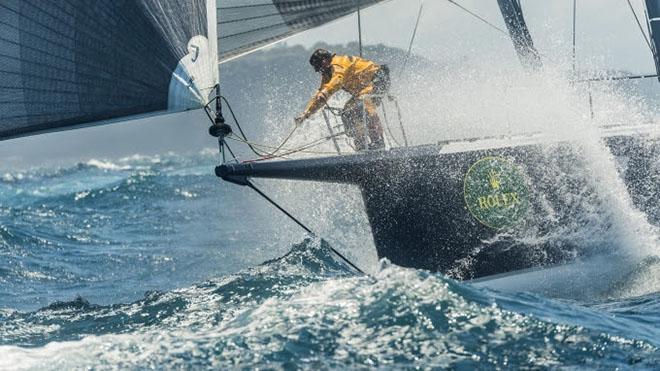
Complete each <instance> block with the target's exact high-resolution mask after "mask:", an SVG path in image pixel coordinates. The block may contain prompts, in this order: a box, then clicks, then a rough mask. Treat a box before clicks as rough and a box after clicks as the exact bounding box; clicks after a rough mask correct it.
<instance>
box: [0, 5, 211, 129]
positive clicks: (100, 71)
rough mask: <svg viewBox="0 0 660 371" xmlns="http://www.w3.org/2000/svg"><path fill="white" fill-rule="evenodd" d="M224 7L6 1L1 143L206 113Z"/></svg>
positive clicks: (1, 8) (1, 37)
mask: <svg viewBox="0 0 660 371" xmlns="http://www.w3.org/2000/svg"><path fill="white" fill-rule="evenodd" d="M215 9H216V3H215V0H112V1H90V0H69V1H36V0H3V1H2V2H0V85H1V86H2V90H1V92H0V139H7V138H12V137H17V136H23V135H28V134H33V133H37V132H45V131H55V130H63V129H67V128H71V127H76V126H79V125H85V124H89V123H97V122H103V121H106V120H118V119H121V118H124V117H127V116H133V115H151V114H155V113H157V112H173V111H180V110H185V109H190V108H198V107H201V106H202V105H203V104H204V103H205V102H206V101H207V99H208V95H209V93H210V91H211V90H212V88H213V86H214V85H215V84H216V83H217V79H218V77H217V67H216V64H217V60H216V55H217V44H216V42H217V35H216V33H215V27H216V13H215ZM207 10H210V11H207Z"/></svg>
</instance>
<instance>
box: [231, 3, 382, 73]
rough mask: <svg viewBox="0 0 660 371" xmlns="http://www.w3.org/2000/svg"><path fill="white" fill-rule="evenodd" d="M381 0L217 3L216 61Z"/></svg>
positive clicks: (275, 40)
mask: <svg viewBox="0 0 660 371" xmlns="http://www.w3.org/2000/svg"><path fill="white" fill-rule="evenodd" d="M381 1H383V0H218V34H219V36H218V44H219V47H220V51H219V60H220V61H221V62H222V61H226V60H229V59H232V58H235V57H237V56H240V55H242V54H245V53H249V52H251V51H253V50H256V49H259V48H261V47H264V46H267V45H269V44H272V43H274V42H277V41H279V40H282V39H285V38H287V37H289V36H292V35H295V34H296V33H299V32H301V31H305V30H308V29H311V28H314V27H318V26H321V25H323V24H325V23H328V22H331V21H333V20H335V19H337V18H340V17H343V16H345V15H348V14H351V13H353V12H355V11H356V10H357V9H358V7H361V8H365V7H368V6H371V5H374V4H376V3H379V2H381Z"/></svg>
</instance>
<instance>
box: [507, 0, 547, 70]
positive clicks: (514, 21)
mask: <svg viewBox="0 0 660 371" xmlns="http://www.w3.org/2000/svg"><path fill="white" fill-rule="evenodd" d="M497 4H498V5H499V6H500V11H501V12H502V17H504V23H506V27H507V28H508V29H509V34H510V35H511V39H512V40H513V46H514V48H515V49H516V53H518V57H519V58H520V62H521V63H522V64H523V65H524V66H527V67H531V68H539V67H541V64H542V63H541V57H540V56H539V53H538V51H537V50H536V48H535V47H534V42H533V41H532V36H531V35H530V33H529V29H528V28H527V23H525V18H524V17H523V13H522V8H521V7H520V1H519V0H497Z"/></svg>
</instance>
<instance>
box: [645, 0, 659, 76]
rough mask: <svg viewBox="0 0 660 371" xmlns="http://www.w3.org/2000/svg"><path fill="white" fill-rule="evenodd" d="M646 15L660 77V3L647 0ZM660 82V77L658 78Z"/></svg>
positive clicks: (654, 59)
mask: <svg viewBox="0 0 660 371" xmlns="http://www.w3.org/2000/svg"><path fill="white" fill-rule="evenodd" d="M646 14H647V16H648V22H649V34H650V36H651V51H652V52H653V61H654V62H655V69H656V72H657V73H658V74H659V75H660V57H659V56H658V51H659V50H660V1H659V0H646ZM658 80H660V77H658Z"/></svg>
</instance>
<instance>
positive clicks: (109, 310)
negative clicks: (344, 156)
mask: <svg viewBox="0 0 660 371" xmlns="http://www.w3.org/2000/svg"><path fill="white" fill-rule="evenodd" d="M217 162H218V159H217V154H214V153H212V152H202V153H194V154H186V155H182V154H169V155H162V156H151V157H145V156H133V157H128V158H124V159H120V160H114V161H108V160H101V159H98V160H90V161H85V162H82V163H77V164H71V165H65V166H62V167H59V168H34V169H30V170H25V171H10V172H7V173H5V174H3V175H2V179H1V180H0V200H1V202H0V369H40V370H42V369H58V370H59V369H88V368H100V369H105V368H122V369H126V368H129V369H143V368H157V369H161V368H237V367H238V368H240V367H250V368H252V367H259V368H273V369H290V368H305V369H312V368H313V369H319V368H320V369H323V368H336V369H343V368H347V367H348V368H371V367H378V368H391V369H399V368H416V367H419V368H454V369H475V368H480V369H496V368H499V369H508V368H512V369H514V368H528V369H538V368H557V367H568V368H573V369H582V368H600V369H616V368H618V369H628V368H636V369H658V368H660V349H659V348H660V258H657V257H655V258H653V257H651V258H648V259H646V260H644V261H642V262H641V263H639V264H640V265H639V266H635V267H634V269H633V271H634V275H632V276H631V277H630V279H629V281H630V282H628V284H627V286H626V288H625V289H623V290H622V289H621V288H620V287H619V288H617V287H613V288H612V290H610V291H609V292H607V293H606V294H604V295H599V296H597V297H565V298H562V299H558V298H553V297H549V296H544V295H542V294H538V293H533V292H512V293H505V292H498V291H494V290H489V289H486V288H476V287H473V286H471V285H470V284H469V283H465V282H458V281H455V280H452V279H450V278H447V277H445V276H443V275H441V274H436V273H429V272H427V271H422V270H415V269H407V268H401V267H397V266H394V265H392V264H390V263H388V262H387V261H380V262H379V261H377V260H375V259H374V258H373V245H372V244H371V242H370V240H369V238H362V237H359V236H357V237H350V238H348V240H350V241H352V243H351V242H346V238H345V239H343V240H342V238H339V237H338V236H336V235H332V234H333V233H332V231H333V230H334V231H337V232H336V234H342V233H341V231H342V230H346V231H350V230H351V228H352V227H355V226H356V225H357V226H358V227H359V228H363V227H364V223H365V221H364V216H360V215H359V214H360V213H358V212H351V213H348V214H347V215H343V216H337V214H333V212H334V213H338V212H337V211H336V210H334V209H333V210H332V212H330V211H328V209H329V207H327V205H325V204H324V203H323V202H293V201H292V200H293V197H289V196H290V193H296V192H294V191H295V189H296V188H293V189H294V191H289V192H288V193H287V192H285V191H283V190H282V188H280V189H278V188H276V186H275V185H274V184H269V183H262V184H261V185H262V188H263V190H264V191H266V192H268V193H270V194H271V195H274V196H275V197H277V198H278V199H279V201H281V202H282V203H283V204H285V205H286V206H288V207H289V208H290V211H292V212H294V214H296V215H298V216H299V217H301V218H305V219H306V221H307V222H309V223H310V225H312V226H314V228H315V229H317V230H318V229H321V230H320V232H319V235H320V236H321V237H323V238H318V239H314V238H311V237H309V236H306V235H305V234H304V233H303V232H301V231H299V230H297V229H296V228H297V227H296V226H295V225H293V224H292V223H290V222H289V221H286V220H285V219H283V218H282V217H280V215H279V214H278V213H277V211H275V210H273V209H272V208H270V207H269V205H268V204H266V203H265V202H263V200H261V199H259V198H257V197H256V195H255V194H254V193H251V191H250V190H249V189H244V188H241V187H239V186H236V185H231V184H225V183H222V182H221V181H219V180H218V179H217V178H215V176H214V175H213V174H212V171H213V166H214V165H216V163H217ZM287 189H290V187H289V188H287ZM307 189H309V188H307ZM301 192H302V191H301ZM317 192H321V193H318V194H317V196H319V197H320V198H321V199H323V198H331V197H330V196H332V195H329V194H328V193H323V191H322V190H318V189H317ZM351 192H353V191H350V190H346V191H345V192H340V193H341V197H343V201H341V202H340V203H348V204H347V205H348V206H347V207H346V208H347V209H351V210H353V209H354V208H355V205H353V204H351V203H352V202H354V201H355V200H353V199H356V200H358V201H359V194H358V196H356V194H357V193H356V194H352V193H351ZM297 196H300V194H297ZM334 196H337V195H334ZM358 201H355V202H358ZM333 202H335V203H336V202H337V201H333ZM340 206H341V205H340ZM340 206H338V207H336V208H335V209H339V210H341V207H340ZM354 214H355V215H354ZM328 215H329V216H328ZM333 215H334V216H333ZM325 217H332V218H334V220H320V219H323V218H325ZM314 218H316V219H317V220H313V219H314ZM321 225H330V227H328V228H327V229H322V228H321V227H320V226H321ZM366 234H367V235H368V230H367V232H366ZM351 236H352V235H351ZM624 241H625V240H624ZM617 243H619V244H620V243H622V242H621V241H618V242H617ZM624 243H625V242H624ZM330 247H334V248H336V249H338V250H341V251H342V252H343V253H345V254H347V255H348V256H349V257H350V258H351V259H352V260H354V262H355V263H356V264H358V265H359V266H361V267H362V268H363V269H364V270H366V271H367V272H369V273H370V274H369V275H362V274H358V273H356V272H355V271H353V270H352V269H351V268H350V267H348V266H347V265H346V264H344V263H342V261H341V260H339V259H337V258H336V256H334V255H333V254H332V253H331V251H330ZM656 247H657V246H656ZM603 269H606V267H603ZM564 285H566V287H567V288H568V287H570V286H571V285H572V283H571V282H565V283H564Z"/></svg>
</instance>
